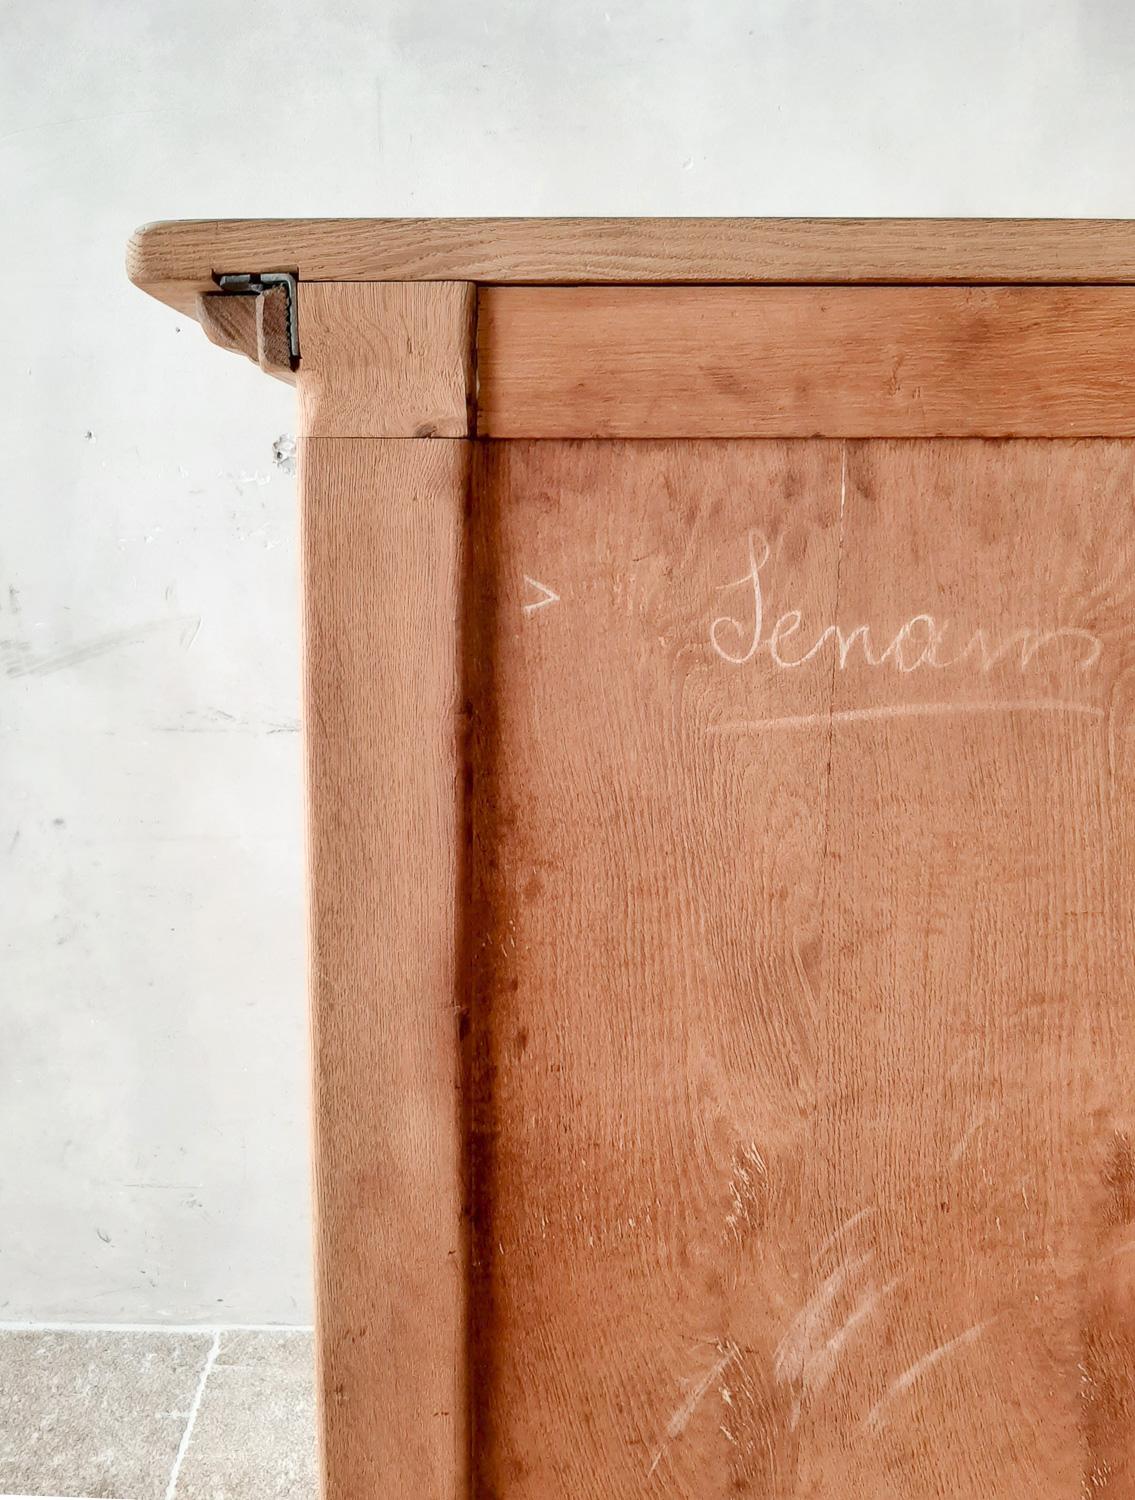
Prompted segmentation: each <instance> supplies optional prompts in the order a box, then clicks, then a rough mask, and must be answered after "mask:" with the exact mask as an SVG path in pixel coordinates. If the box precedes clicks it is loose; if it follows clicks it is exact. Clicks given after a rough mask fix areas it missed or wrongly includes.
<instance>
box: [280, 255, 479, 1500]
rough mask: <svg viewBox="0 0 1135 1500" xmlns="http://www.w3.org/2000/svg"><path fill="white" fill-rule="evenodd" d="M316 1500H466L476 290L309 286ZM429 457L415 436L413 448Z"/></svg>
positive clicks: (306, 435) (304, 324) (302, 381)
mask: <svg viewBox="0 0 1135 1500" xmlns="http://www.w3.org/2000/svg"><path fill="white" fill-rule="evenodd" d="M300 306H301V336H302V338H303V341H304V342H303V361H302V364H301V369H300V372H299V379H298V386H299V397H300V435H301V444H300V464H301V467H300V474H301V500H302V508H303V577H304V622H305V668H304V671H305V689H304V691H305V711H306V731H307V757H308V781H309V799H310V807H309V864H310V875H311V907H310V912H311V916H310V922H311V935H310V942H311V1005H312V1035H313V1062H314V1106H313V1112H314V1121H313V1129H314V1151H315V1217H316V1277H317V1314H316V1319H317V1387H318V1399H319V1407H320V1439H321V1448H322V1453H321V1461H322V1473H323V1493H324V1495H325V1496H326V1497H327V1500H361V1497H363V1496H366V1497H371V1496H373V1497H379V1496H386V1495H398V1494H401V1495H413V1496H414V1497H416V1500H457V1497H459V1496H461V1495H463V1494H464V1491H465V1473H466V1448H467V1434H466V1418H465V1407H466V1399H465V1391H464V1381H465V1374H464V1372H465V1357H464V1347H465V1305H464V1304H465V1285H466V1276H465V1260H466V1256H465V1250H464V1245H463V1231H462V1211H461V1193H462V1187H461V1182H462V1144H461V1135H462V1132H461V1125H460V1115H459V1097H458V1096H459V1070H458V1036H457V1026H458V1016H457V1011H458V1006H457V990H456V987H457V974H456V962H457V958H456V945H457V934H458V890H457V886H458V857H459V839H460V827H461V808H460V804H459V774H458V772H459V751H458V731H457V726H458V709H459V702H460V700H459V685H460V655H459V647H460V642H459V622H460V612H461V600H460V596H461V578H462V545H463V543H462V536H463V522H464V504H465V490H466V482H467V471H468V444H467V442H466V441H465V440H464V436H463V435H464V434H465V433H466V432H467V431H468V424H467V417H466V400H467V392H468V389H469V379H468V371H469V359H470V351H471V349H472V333H473V289H472V288H471V287H469V286H466V285H464V284H460V283H435V284H429V285H419V286H405V285H399V284H382V283H357V284H351V283H346V284H337V285H330V284H327V285H323V284H317V285H311V286H304V287H303V288H302V289H301V304H300ZM422 434H428V435H422Z"/></svg>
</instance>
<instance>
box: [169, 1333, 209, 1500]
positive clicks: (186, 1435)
mask: <svg viewBox="0 0 1135 1500" xmlns="http://www.w3.org/2000/svg"><path fill="white" fill-rule="evenodd" d="M220 1352H221V1330H220V1329H219V1328H218V1329H217V1331H216V1333H214V1334H213V1342H212V1343H211V1344H210V1345H209V1352H208V1354H207V1355H206V1356H205V1363H204V1365H203V1367H202V1370H201V1378H200V1379H199V1380H198V1382H197V1390H196V1391H195V1392H194V1395H193V1404H192V1406H190V1408H189V1416H188V1417H187V1418H186V1422H185V1431H184V1432H183V1433H182V1434H181V1442H180V1443H179V1444H178V1448H177V1454H176V1456H175V1458H174V1460H173V1468H172V1469H171V1470H170V1474H169V1484H167V1485H166V1494H165V1500H174V1496H175V1495H176V1494H177V1481H178V1478H179V1476H180V1474H181V1466H182V1464H183V1463H184V1462H185V1455H186V1454H187V1453H188V1452H189V1440H190V1439H191V1438H192V1436H193V1429H194V1427H195V1426H196V1425H197V1413H198V1412H199V1411H200V1410H201V1401H202V1399H203V1397H204V1395H205V1387H206V1386H207V1385H208V1383H209V1376H210V1375H211V1374H212V1373H213V1366H214V1365H215V1364H216V1363H217V1355H218V1354H219V1353H220Z"/></svg>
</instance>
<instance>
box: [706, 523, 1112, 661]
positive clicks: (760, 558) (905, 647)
mask: <svg viewBox="0 0 1135 1500" xmlns="http://www.w3.org/2000/svg"><path fill="white" fill-rule="evenodd" d="M747 546H748V570H747V571H746V572H745V573H744V574H742V576H741V577H740V578H736V579H734V580H733V582H732V583H727V584H724V585H722V588H721V590H720V592H722V593H734V592H740V593H742V595H743V598H744V603H743V606H740V608H741V610H742V613H741V614H735V613H730V614H721V615H717V616H716V617H715V618H714V619H713V621H712V622H711V624H710V627H709V641H710V645H711V646H712V647H713V649H714V651H715V652H716V653H717V655H718V656H719V657H720V658H721V660H722V661H725V662H728V663H730V665H732V666H743V665H745V663H747V662H751V661H753V660H754V659H755V658H757V657H758V656H762V655H763V656H765V657H767V659H768V661H769V663H770V664H771V665H772V666H773V667H775V668H777V670H779V671H793V670H795V669H796V668H798V667H803V666H806V665H807V664H808V663H809V662H812V661H815V660H816V659H817V658H818V657H821V656H823V657H824V658H825V659H826V660H828V661H829V663H830V661H831V659H832V657H833V656H834V661H835V665H836V666H837V667H838V668H839V670H840V671H844V670H845V669H846V667H847V666H848V663H849V662H859V663H862V664H864V665H865V666H868V667H873V668H879V669H888V670H892V671H897V672H917V671H919V670H920V669H922V668H926V669H930V670H934V671H943V670H944V669H946V668H948V667H959V668H963V669H968V670H969V672H971V673H972V674H973V675H977V676H988V675H989V674H990V673H991V672H993V671H994V669H995V668H998V667H1001V668H1004V669H1005V670H1007V671H1010V672H1018V673H1023V672H1025V671H1026V670H1027V669H1028V668H1029V667H1030V666H1031V665H1032V664H1033V663H1034V662H1035V661H1037V660H1038V659H1039V658H1040V657H1042V656H1050V655H1052V654H1053V653H1055V652H1060V653H1062V654H1063V655H1064V656H1065V658H1066V659H1067V660H1068V662H1069V664H1070V665H1071V666H1073V667H1074V668H1075V669H1077V670H1079V671H1081V672H1087V671H1090V670H1091V669H1092V668H1093V667H1095V666H1096V665H1097V664H1098V662H1099V660H1100V657H1101V655H1102V654H1103V642H1102V641H1101V640H1100V638H1099V636H1097V635H1094V634H1093V633H1092V632H1091V631H1090V630H1083V629H1080V628H1079V627H1077V626H1072V625H1045V626H1040V627H1036V628H1021V629H1014V630H1009V631H1008V632H1000V633H999V632H994V631H991V630H989V629H988V628H987V627H986V626H984V625H979V626H977V627H976V628H975V629H972V630H968V631H965V630H958V629H957V627H956V626H955V625H954V623H953V622H952V621H950V620H948V619H946V620H940V619H938V618H937V617H936V616H935V615H932V614H930V613H928V612H920V613H918V614H914V615H911V616H910V618H909V619H907V620H906V621H904V623H903V624H902V625H900V626H899V628H898V629H897V630H896V631H895V632H894V633H893V634H891V635H890V636H889V638H887V634H886V632H880V631H879V629H878V627H875V628H874V629H873V628H872V626H871V625H870V624H869V623H860V624H857V625H850V626H844V625H840V624H837V623H835V622H833V623H831V624H826V625H823V626H822V627H821V628H820V629H819V631H818V633H817V634H816V635H815V638H814V639H811V632H806V631H805V629H804V615H803V612H802V611H801V610H800V609H796V608H793V609H787V610H785V611H784V612H783V613H781V614H779V615H778V616H777V617H776V619H775V620H773V622H772V624H771V626H770V627H769V629H768V631H767V633H766V630H765V620H766V616H768V617H769V618H771V617H772V610H771V609H770V608H769V606H768V600H767V599H766V596H765V587H764V585H763V584H762V580H761V573H762V570H763V569H764V567H765V565H766V564H767V562H768V559H769V553H770V548H769V543H768V539H767V538H766V537H765V535H764V533H763V532H762V531H750V532H749V535H748V538H747Z"/></svg>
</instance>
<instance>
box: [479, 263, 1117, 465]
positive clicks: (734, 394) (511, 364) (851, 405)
mask: <svg viewBox="0 0 1135 1500" xmlns="http://www.w3.org/2000/svg"><path fill="white" fill-rule="evenodd" d="M477 343H478V356H477V371H478V394H477V404H478V411H477V427H478V431H479V432H480V433H481V434H482V435H483V436H489V437H502V438H511V437H682V436H687V437H698V436H701V437H778V436H779V437H809V436H813V435H826V436H846V437H864V436H871V435H877V436H892V437H915V436H937V435H946V436H950V435H956V436H970V437H976V436H994V437H995V436H1034V435H1051V436H1054V437H1078V436H1124V435H1129V434H1135V356H1133V354H1132V351H1133V350H1135V287H1131V288H1127V287H1061V288H1048V287H997V288H981V289H974V288H957V287H830V288H825V289H824V290H822V291H819V290H817V289H814V288H810V287H488V288H484V289H483V290H482V291H481V293H480V297H479V315H478V324H477Z"/></svg>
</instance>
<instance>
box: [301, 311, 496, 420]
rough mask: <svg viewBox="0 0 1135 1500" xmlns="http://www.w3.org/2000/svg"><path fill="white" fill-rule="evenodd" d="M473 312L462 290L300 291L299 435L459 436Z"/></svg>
mask: <svg viewBox="0 0 1135 1500" xmlns="http://www.w3.org/2000/svg"><path fill="white" fill-rule="evenodd" d="M474 311H475V289H474V288H473V287H471V286H469V285H468V284H466V283H459V282H433V283H431V284H429V285H428V286H427V285H414V284H412V283H406V284H403V283H398V282H391V283H384V282H364V283H357V284H350V285H331V284H326V285H314V286H312V285H307V286H304V285H301V286H300V288H299V314H300V340H301V343H300V349H301V359H300V368H299V374H298V378H297V382H296V383H297V386H298V390H299V418H298V420H299V432H300V434H301V435H318V436H321V437H343V438H368V437H463V436H464V435H465V434H466V433H467V432H468V431H469V423H470V418H469V404H470V401H471V399H472V395H471V393H472V381H473V365H472V356H473V318H474Z"/></svg>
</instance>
